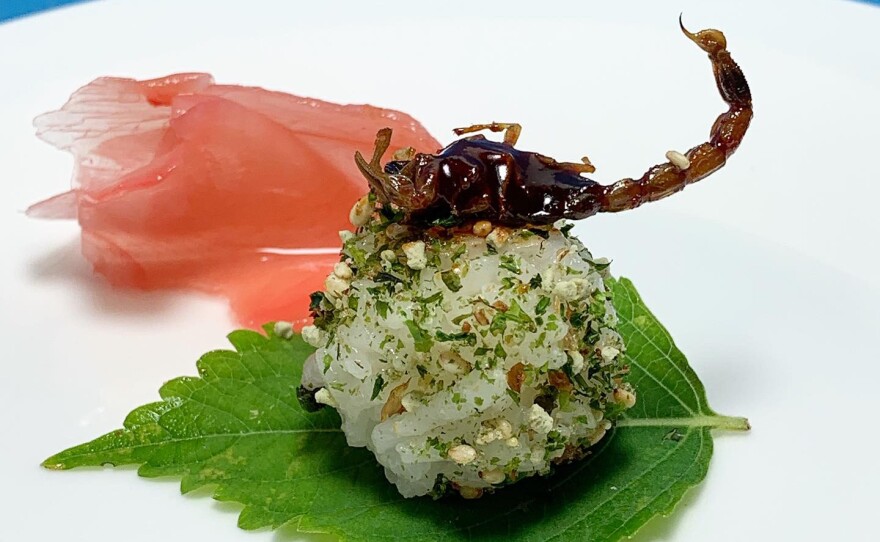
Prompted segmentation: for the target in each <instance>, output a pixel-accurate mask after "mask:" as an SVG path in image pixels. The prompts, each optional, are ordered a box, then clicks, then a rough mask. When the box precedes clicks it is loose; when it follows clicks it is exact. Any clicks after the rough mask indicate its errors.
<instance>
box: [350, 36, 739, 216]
mask: <svg viewBox="0 0 880 542" xmlns="http://www.w3.org/2000/svg"><path fill="white" fill-rule="evenodd" d="M681 29H682V32H684V34H685V35H686V36H687V37H688V38H689V39H690V40H691V41H693V42H694V43H696V44H697V45H698V46H699V47H700V48H701V49H703V51H705V52H706V53H708V55H709V59H710V60H711V62H712V68H713V71H714V74H715V82H716V84H717V86H718V90H719V92H720V94H721V97H722V98H723V99H724V101H725V102H726V103H727V104H728V106H729V108H728V110H727V111H726V112H725V113H723V114H721V115H720V116H719V117H718V118H717V119H716V120H715V123H714V124H713V125H712V129H711V132H710V138H709V141H707V142H705V143H701V144H699V145H697V146H695V147H693V148H691V149H690V150H688V151H687V152H685V153H684V154H680V153H674V152H670V153H668V154H667V157H668V158H669V161H668V162H665V163H662V164H659V165H656V166H653V167H652V168H650V169H649V170H648V171H647V172H646V173H645V174H644V175H642V176H641V177H640V178H639V179H622V180H620V181H617V182H615V183H613V184H610V185H602V184H599V183H597V182H596V181H593V180H590V179H587V178H585V177H583V176H582V174H583V173H591V172H592V171H594V168H593V166H592V165H591V164H590V162H589V160H588V159H586V158H584V159H583V163H570V162H557V161H556V160H554V159H553V158H550V157H547V156H544V155H541V154H538V153H534V152H527V151H522V150H519V149H516V148H514V145H515V143H516V140H517V138H518V136H519V132H520V127H519V125H517V124H501V123H491V124H478V125H474V126H471V127H468V128H460V129H457V130H455V132H456V134H458V135H462V134H466V133H471V132H474V131H478V130H486V129H488V130H491V131H494V132H500V131H504V132H505V136H504V141H502V142H496V141H490V140H488V139H486V138H485V137H483V136H482V135H472V136H469V137H464V138H462V139H459V140H457V141H454V142H452V143H451V144H450V145H448V146H447V147H446V148H444V149H442V150H441V151H440V152H439V153H437V154H424V153H414V152H412V151H411V149H407V150H405V151H404V152H399V153H397V154H396V155H395V158H398V157H399V158H404V159H399V160H398V159H396V160H394V161H391V162H388V163H387V164H386V165H385V166H384V167H383V166H382V165H381V164H380V160H381V158H382V156H383V155H384V153H385V151H386V150H387V148H388V146H389V145H390V141H391V130H390V129H387V128H386V129H383V130H380V131H379V133H378V134H377V137H376V147H375V150H374V152H373V157H372V160H371V161H370V162H369V163H368V162H367V161H366V160H365V159H364V158H363V156H361V154H360V153H355V161H356V163H357V165H358V167H359V169H360V170H361V172H362V173H363V174H364V176H365V177H366V178H367V180H368V181H369V183H370V187H371V190H372V191H373V192H374V193H375V194H376V196H377V198H378V200H379V201H380V202H381V203H382V204H385V205H392V206H393V207H396V208H398V209H400V210H402V211H403V213H404V219H403V221H404V222H408V223H414V224H428V223H431V222H432V221H436V220H443V219H445V218H448V217H452V218H454V219H458V220H462V221H464V220H489V221H492V222H495V223H498V224H504V225H508V226H514V227H516V226H522V225H526V224H551V223H553V222H555V221H557V220H559V219H572V220H578V219H583V218H587V217H589V216H592V215H594V214H596V213H600V212H619V211H625V210H628V209H634V208H636V207H638V206H639V205H641V204H642V203H645V202H648V201H656V200H659V199H662V198H665V197H667V196H669V195H671V194H674V193H675V192H678V191H680V190H682V189H683V188H684V187H685V186H687V185H688V184H692V183H695V182H697V181H699V180H701V179H703V178H705V177H706V176H708V175H710V174H711V173H713V172H714V171H716V170H717V169H719V168H720V167H722V166H723V165H724V164H725V163H726V161H727V158H728V157H729V156H730V155H731V154H733V153H734V151H736V149H737V147H738V146H739V144H740V142H741V141H742V138H743V136H744V135H745V133H746V130H747V129H748V126H749V123H750V121H751V119H752V99H751V94H750V92H749V87H748V84H747V83H746V79H745V77H744V76H743V73H742V71H741V70H740V68H739V66H738V65H737V64H736V62H734V61H733V59H732V58H731V56H730V53H729V52H728V51H727V48H726V40H725V38H724V34H722V33H721V32H720V31H718V30H712V29H709V30H702V31H700V32H697V33H691V32H689V31H688V30H687V29H685V27H684V25H681Z"/></svg>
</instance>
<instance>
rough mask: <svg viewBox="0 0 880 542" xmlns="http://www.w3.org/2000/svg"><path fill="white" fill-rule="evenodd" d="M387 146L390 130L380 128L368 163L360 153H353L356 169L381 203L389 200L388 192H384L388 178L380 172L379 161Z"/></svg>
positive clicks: (389, 139) (389, 141)
mask: <svg viewBox="0 0 880 542" xmlns="http://www.w3.org/2000/svg"><path fill="white" fill-rule="evenodd" d="M389 145H391V128H382V129H381V130H379V131H378V132H377V133H376V143H375V146H374V147H373V157H372V158H371V159H370V162H369V163H367V161H366V160H364V156H363V155H362V154H361V153H360V151H355V153H354V162H355V164H357V167H358V169H359V170H360V172H361V174H362V175H363V176H364V177H365V178H366V179H367V182H369V183H370V188H371V189H372V190H373V192H374V193H375V194H376V196H378V197H379V200H380V201H381V202H383V203H389V202H390V198H389V195H388V192H387V191H386V190H385V187H386V185H387V183H388V176H387V175H386V174H385V172H384V171H383V170H382V165H381V164H380V161H381V160H382V155H384V154H385V151H387V150H388V147H389Z"/></svg>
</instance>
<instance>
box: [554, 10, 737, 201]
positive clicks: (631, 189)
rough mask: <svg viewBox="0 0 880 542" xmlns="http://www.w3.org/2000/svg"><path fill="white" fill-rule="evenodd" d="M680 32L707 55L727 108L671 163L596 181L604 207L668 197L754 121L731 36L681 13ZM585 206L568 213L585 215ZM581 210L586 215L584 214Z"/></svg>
mask: <svg viewBox="0 0 880 542" xmlns="http://www.w3.org/2000/svg"><path fill="white" fill-rule="evenodd" d="M679 25H680V26H681V30H682V32H684V34H685V36H687V37H688V38H689V39H690V40H691V41H693V42H694V43H696V44H697V46H699V47H700V49H702V50H703V51H705V52H706V53H708V54H709V60H711V61H712V71H713V72H714V74H715V84H716V85H717V87H718V91H719V92H720V93H721V97H722V98H723V99H724V101H725V102H726V103H727V104H728V106H729V108H728V110H727V111H726V112H725V113H722V114H721V115H720V116H719V117H718V118H717V119H716V120H715V123H714V124H713V125H712V129H711V131H710V137H709V141H708V142H706V143H701V144H699V145H697V146H696V147H693V148H691V149H690V150H688V151H687V152H686V153H684V154H681V153H678V152H674V151H670V152H669V153H667V157H668V158H669V162H665V163H663V164H659V165H656V166H654V167H652V168H651V169H649V170H648V171H647V172H646V173H645V174H644V175H643V176H642V177H641V178H639V179H622V180H620V181H617V182H616V183H614V184H612V185H609V186H601V185H596V190H597V191H598V193H597V196H598V201H599V206H600V208H599V211H600V212H611V213H614V212H619V211H625V210H627V209H633V208H635V207H638V206H639V205H641V204H642V203H644V202H648V201H656V200H658V199H661V198H665V197H666V196H669V195H671V194H674V193H675V192H678V191H679V190H682V189H683V188H684V187H685V186H687V185H689V184H691V183H695V182H697V181H699V180H701V179H703V178H705V177H707V176H708V175H710V174H711V173H713V172H714V171H716V170H718V169H719V168H721V167H722V166H723V165H724V164H725V163H726V162H727V158H729V157H730V156H731V155H732V154H733V153H734V152H735V151H736V149H737V147H739V144H740V142H741V141H742V138H743V136H744V135H745V133H746V130H747V129H748V127H749V123H750V122H751V120H752V96H751V93H750V91H749V85H748V83H746V79H745V76H743V73H742V70H740V68H739V66H738V65H737V64H736V62H734V60H733V58H731V56H730V53H729V52H728V51H727V41H726V40H725V38H724V34H722V33H721V32H720V31H718V30H714V29H709V30H702V31H700V32H697V33H692V32H690V31H688V30H687V29H686V28H685V27H684V24H683V23H682V22H681V18H679ZM589 214H591V213H588V212H587V211H586V210H585V211H584V212H583V213H581V214H580V215H578V213H577V212H575V213H573V215H577V216H571V217H570V218H586V216H589ZM581 215H583V216H581Z"/></svg>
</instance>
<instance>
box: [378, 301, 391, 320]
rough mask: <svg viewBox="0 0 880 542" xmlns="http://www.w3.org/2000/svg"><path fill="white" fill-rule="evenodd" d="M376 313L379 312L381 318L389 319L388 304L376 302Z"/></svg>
mask: <svg viewBox="0 0 880 542" xmlns="http://www.w3.org/2000/svg"><path fill="white" fill-rule="evenodd" d="M376 312H378V313H379V316H381V317H382V318H388V302H387V301H376Z"/></svg>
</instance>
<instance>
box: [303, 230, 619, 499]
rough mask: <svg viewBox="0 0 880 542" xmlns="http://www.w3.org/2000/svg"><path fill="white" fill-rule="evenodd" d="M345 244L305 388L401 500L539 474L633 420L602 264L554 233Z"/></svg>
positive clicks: (368, 238) (381, 234)
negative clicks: (619, 419)
mask: <svg viewBox="0 0 880 542" xmlns="http://www.w3.org/2000/svg"><path fill="white" fill-rule="evenodd" d="M343 237H344V240H345V246H344V250H343V260H342V262H341V263H340V264H339V265H337V267H336V269H335V270H334V273H333V274H331V275H330V276H329V277H328V279H327V283H326V287H327V288H326V291H325V292H324V293H323V294H318V295H317V296H315V297H314V299H313V309H314V310H315V314H316V318H315V326H314V327H308V328H306V329H305V330H304V337H305V338H306V340H308V341H310V342H311V343H312V344H313V345H315V346H316V347H317V351H316V353H315V355H314V356H313V357H312V358H310V359H309V361H308V362H307V364H306V367H305V371H304V377H303V385H304V386H305V387H307V388H309V389H316V390H317V393H316V399H317V400H318V401H319V402H322V403H325V404H328V405H330V406H332V407H333V408H335V409H336V410H337V411H338V412H339V414H340V416H341V418H342V429H343V431H344V432H345V435H346V437H347V440H348V443H349V444H350V445H351V446H366V447H367V448H369V449H370V450H371V451H372V452H373V453H374V454H375V455H376V458H377V460H378V461H379V463H381V464H382V466H383V467H384V468H385V472H386V475H387V477H388V479H389V480H390V481H391V482H392V483H394V484H395V485H396V486H397V488H398V489H399V491H400V493H401V494H402V495H404V496H406V497H412V496H417V495H425V494H433V495H440V494H442V493H444V492H446V491H450V490H456V491H458V492H459V493H460V494H461V495H462V496H464V497H468V498H473V497H478V496H480V495H482V494H483V493H484V492H486V491H487V490H488V491H492V490H495V489H497V488H500V487H503V486H504V485H507V484H510V483H513V482H515V481H517V480H520V479H522V478H525V477H528V476H532V475H544V474H547V473H549V472H550V471H551V469H552V467H553V466H554V465H556V464H559V463H562V462H566V461H571V460H575V459H578V458H580V457H582V456H583V455H584V454H585V453H586V452H587V451H588V449H589V447H590V446H593V445H595V444H596V443H597V442H598V441H599V440H600V439H602V437H603V436H604V435H605V434H606V432H607V431H608V429H610V427H611V425H612V423H613V420H614V418H616V416H617V415H618V414H619V413H620V412H622V411H623V410H624V409H625V408H627V407H628V406H632V404H633V402H634V400H635V396H634V395H633V392H632V390H631V388H630V387H629V385H628V384H626V383H625V382H623V380H622V377H623V375H624V373H625V367H624V366H623V361H622V358H623V352H624V345H623V343H622V341H621V337H620V335H619V334H618V333H617V331H616V326H617V316H616V314H615V311H614V307H613V306H612V304H611V300H610V298H609V294H608V291H607V289H606V287H605V283H604V279H605V278H606V277H607V272H608V271H607V264H606V263H605V262H601V261H600V262H597V261H595V260H593V257H592V255H591V254H590V253H589V252H588V251H587V249H586V248H584V246H583V245H582V244H581V243H580V241H578V240H577V239H575V238H573V237H570V236H569V235H568V234H567V233H565V232H563V231H561V230H560V229H557V228H544V229H540V230H539V229H532V230H527V229H520V230H509V229H504V228H496V229H494V230H493V231H492V233H491V234H490V235H489V236H488V237H485V238H484V237H479V236H476V235H473V234H469V233H467V232H465V233H460V232H459V233H456V234H454V235H447V236H442V235H441V237H440V238H432V237H430V236H428V235H427V234H426V232H423V231H416V230H410V229H409V228H406V227H403V226H400V225H399V224H396V223H394V222H393V221H390V220H388V219H385V218H381V217H380V216H379V215H376V216H374V217H373V219H372V221H371V222H370V223H368V224H367V225H365V226H363V227H361V228H359V230H358V232H357V233H355V234H351V233H348V232H347V233H346V234H343Z"/></svg>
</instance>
